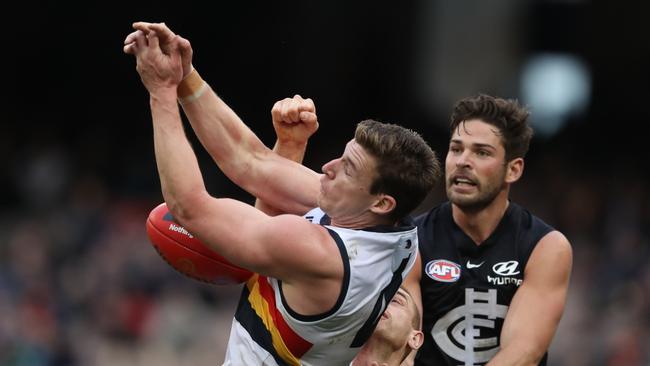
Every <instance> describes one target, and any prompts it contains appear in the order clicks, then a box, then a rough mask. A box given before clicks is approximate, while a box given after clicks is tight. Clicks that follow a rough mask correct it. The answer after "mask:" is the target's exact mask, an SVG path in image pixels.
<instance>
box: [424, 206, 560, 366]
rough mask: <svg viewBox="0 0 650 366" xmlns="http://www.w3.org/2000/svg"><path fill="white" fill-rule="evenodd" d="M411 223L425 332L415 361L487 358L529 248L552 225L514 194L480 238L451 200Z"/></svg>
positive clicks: (473, 361)
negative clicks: (466, 227)
mask: <svg viewBox="0 0 650 366" xmlns="http://www.w3.org/2000/svg"><path fill="white" fill-rule="evenodd" d="M416 224H417V227H418V237H419V242H420V247H419V250H420V255H421V259H422V278H421V280H420V285H421V288H422V302H423V307H424V316H423V318H422V322H423V326H422V327H423V329H422V330H423V332H424V337H425V340H424V345H423V346H422V348H420V351H419V352H418V355H417V357H416V360H415V364H416V365H463V366H472V365H484V364H485V363H487V362H488V361H489V360H490V359H491V358H492V357H494V355H495V354H496V353H497V351H498V350H499V344H500V339H499V337H500V334H501V328H502V327H503V320H504V318H505V316H506V313H507V311H508V306H509V305H510V302H511V301H512V298H513V296H514V295H515V292H517V289H518V288H519V286H520V285H521V283H522V280H523V279H524V268H526V263H528V258H529V257H530V254H531V253H532V251H533V249H534V248H535V245H537V243H538V242H539V240H540V239H541V238H542V237H544V236H545V235H546V234H548V233H549V232H551V231H553V230H554V229H553V228H552V227H550V226H549V225H547V224H546V223H544V222H543V221H542V220H540V219H539V218H537V217H535V216H533V215H532V214H531V213H530V212H528V211H527V210H525V209H524V208H522V207H521V206H519V205H517V204H515V203H512V202H510V205H509V206H508V209H507V210H506V213H505V215H504V216H503V218H502V219H501V221H500V222H499V224H498V225H497V227H496V229H495V230H494V232H493V233H492V235H490V237H489V238H488V239H487V240H485V241H484V242H483V243H481V244H480V245H476V244H475V243H474V242H473V241H472V239H470V237H469V236H467V235H466V234H465V233H464V232H463V231H462V230H461V229H460V228H459V227H458V225H456V223H455V222H454V220H453V218H452V214H451V204H450V203H449V202H445V203H443V204H441V205H440V206H438V207H436V208H434V209H432V210H431V211H429V212H427V213H425V214H423V215H421V216H419V217H417V218H416ZM545 364H546V355H544V358H543V359H542V362H541V363H540V365H545Z"/></svg>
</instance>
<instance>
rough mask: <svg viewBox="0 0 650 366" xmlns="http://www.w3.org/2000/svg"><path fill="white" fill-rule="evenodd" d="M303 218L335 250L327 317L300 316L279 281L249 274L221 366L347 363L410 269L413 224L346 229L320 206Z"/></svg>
mask: <svg viewBox="0 0 650 366" xmlns="http://www.w3.org/2000/svg"><path fill="white" fill-rule="evenodd" d="M305 218H306V219H308V220H310V221H311V222H313V223H315V224H320V225H323V226H324V227H326V228H327V229H328V231H329V232H330V235H331V236H332V238H333V239H334V241H335V242H336V244H337V245H338V247H339V250H340V253H341V258H342V260H343V265H344V271H345V272H344V278H343V287H342V289H341V293H340V295H339V298H338V300H337V302H336V305H334V307H333V308H332V309H331V310H330V311H328V312H327V313H325V314H320V315H314V316H304V315H300V314H297V313H296V312H295V311H293V310H292V309H291V308H290V307H289V305H288V304H287V303H286V301H285V299H284V296H283V294H282V281H280V280H278V279H275V278H269V277H265V276H261V275H255V276H253V277H252V278H251V279H250V280H249V281H248V282H247V283H246V286H245V287H244V290H243V293H242V297H241V299H240V300H239V305H238V308H237V312H236V314H235V318H234V319H233V324H232V329H231V331H230V340H229V342H228V350H227V354H226V360H225V363H224V365H227V366H240V365H247V366H257V365H273V366H276V365H278V366H282V365H292V366H293V365H314V366H320V365H328V366H336V365H348V364H349V363H350V361H351V360H352V359H353V358H354V356H355V355H356V353H357V352H358V351H359V348H360V347H361V346H362V345H363V343H364V342H365V341H366V340H367V339H368V338H369V337H370V335H371V334H372V332H373V330H374V329H375V326H376V325H377V322H378V321H379V318H380V316H381V314H382V313H383V312H384V309H386V306H387V305H388V303H389V301H390V300H391V299H392V297H393V295H394V294H395V293H396V292H397V289H398V288H399V286H400V285H401V284H402V281H403V279H404V278H405V277H406V275H407V274H408V272H409V271H410V270H411V268H412V267H413V263H414V262H415V257H416V255H417V248H418V242H417V232H416V228H415V227H414V226H412V225H406V226H401V227H384V226H382V227H373V228H367V229H362V230H351V229H344V228H339V227H334V226H330V225H329V218H328V217H327V216H326V215H325V214H324V213H323V211H321V210H320V209H318V208H316V209H314V210H311V211H310V212H309V213H307V215H305Z"/></svg>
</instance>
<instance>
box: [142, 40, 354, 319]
mask: <svg viewBox="0 0 650 366" xmlns="http://www.w3.org/2000/svg"><path fill="white" fill-rule="evenodd" d="M136 42H139V43H138V44H136V46H135V49H134V50H133V53H134V54H135V55H136V59H137V70H138V72H139V74H140V76H141V79H142V81H143V83H144V85H145V87H146V88H147V90H148V91H149V93H150V107H151V114H152V120H153V131H154V147H155V154H156V164H157V167H158V172H159V175H160V182H161V187H162V191H163V196H164V198H165V201H166V202H167V205H168V206H169V208H170V211H171V212H172V214H173V215H174V218H175V219H177V220H178V221H179V223H180V224H182V225H183V226H185V227H186V228H187V229H188V230H189V231H191V232H192V233H194V234H195V235H196V236H197V237H198V238H200V239H201V240H202V241H203V242H204V243H206V244H207V245H208V246H210V247H211V248H213V249H215V250H216V251H218V252H219V253H220V254H222V255H223V256H224V257H225V258H227V259H228V260H230V261H231V262H233V263H234V264H237V265H240V266H242V267H245V268H248V269H250V270H252V271H255V272H257V273H261V274H264V275H268V276H272V277H276V278H279V279H282V280H283V281H285V282H286V284H287V295H288V296H293V297H294V298H295V297H297V296H296V295H295V294H301V296H302V297H301V302H299V308H300V309H301V310H304V311H305V312H306V313H307V314H309V313H319V312H322V311H324V310H327V309H329V308H331V306H332V305H333V302H335V301H336V299H337V296H336V294H338V292H339V291H340V286H341V281H342V278H343V265H342V261H341V256H340V253H339V250H338V247H337V246H336V244H335V243H334V241H333V239H332V238H331V237H330V235H329V234H328V232H327V230H326V229H324V228H323V227H321V226H320V225H314V224H311V223H309V222H308V221H306V220H304V219H303V218H301V217H299V216H294V215H282V216H278V217H269V216H267V215H265V214H263V213H262V212H260V211H258V210H256V209H255V208H253V207H252V206H250V205H246V204H244V203H242V202H238V201H235V200H231V199H217V198H214V197H212V196H210V195H209V194H208V193H207V191H206V189H205V185H204V182H203V178H202V176H201V172H200V169H199V165H198V162H197V160H196V156H195V155H194V152H193V151H192V148H191V146H190V144H189V141H188V140H187V138H186V136H185V133H184V131H183V125H182V121H181V117H180V111H179V108H178V105H177V92H176V87H177V84H178V82H180V80H181V78H182V71H181V68H180V62H179V56H177V55H176V53H174V50H173V48H172V50H171V54H165V53H163V52H161V49H160V48H159V47H158V39H157V37H156V35H155V34H151V35H149V37H148V38H147V39H139V40H138V41H136ZM310 289H311V290H310ZM314 289H318V291H315V290H314Z"/></svg>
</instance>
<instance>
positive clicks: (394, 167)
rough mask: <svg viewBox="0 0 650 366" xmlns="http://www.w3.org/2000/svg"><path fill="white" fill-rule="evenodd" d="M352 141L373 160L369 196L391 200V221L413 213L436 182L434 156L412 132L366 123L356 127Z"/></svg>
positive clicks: (372, 122) (373, 121)
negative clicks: (394, 205) (386, 196)
mask: <svg viewBox="0 0 650 366" xmlns="http://www.w3.org/2000/svg"><path fill="white" fill-rule="evenodd" d="M354 139H355V141H356V142H357V143H358V144H359V145H361V146H362V147H363V148H364V149H365V150H366V151H368V152H369V153H370V154H371V155H372V156H373V157H375V159H376V160H377V176H376V177H375V179H374V180H373V182H372V184H371V186H370V193H371V194H378V193H385V194H388V195H390V196H392V197H393V198H395V201H396V207H395V209H394V210H393V211H391V213H390V217H391V218H392V219H395V220H399V219H402V218H404V217H405V216H406V215H408V214H409V213H410V212H411V211H413V210H414V209H415V208H416V207H417V206H418V205H419V204H420V203H422V201H423V200H424V198H425V197H426V196H427V194H428V193H429V192H430V191H431V190H432V189H433V187H434V186H435V185H436V183H438V180H439V179H440V175H441V168H440V162H439V161H438V158H437V156H436V153H435V152H434V151H433V150H432V149H431V147H430V146H429V145H428V144H427V143H426V142H425V141H424V139H422V137H421V136H420V135H419V134H418V133H417V132H415V131H412V130H409V129H407V128H404V127H401V126H398V125H394V124H389V123H381V122H378V121H375V120H371V119H369V120H365V121H362V122H360V123H359V124H358V125H357V129H356V132H355V134H354Z"/></svg>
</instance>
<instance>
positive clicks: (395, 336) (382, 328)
mask: <svg viewBox="0 0 650 366" xmlns="http://www.w3.org/2000/svg"><path fill="white" fill-rule="evenodd" d="M416 311H417V308H416V307H415V304H414V303H413V299H412V298H411V296H410V295H409V293H408V292H406V291H404V290H403V289H401V288H400V289H398V290H397V293H396V294H395V296H394V297H393V299H392V300H391V302H390V303H389V304H388V307H386V310H385V311H384V313H383V314H382V316H381V318H380V319H379V323H378V324H377V328H375V334H373V337H375V336H376V337H379V336H381V337H382V338H383V339H384V341H387V342H390V343H391V344H393V345H395V346H397V347H402V346H405V345H406V342H407V341H408V337H409V335H410V333H411V331H412V330H413V320H414V318H415V315H416V314H415V312H416Z"/></svg>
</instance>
